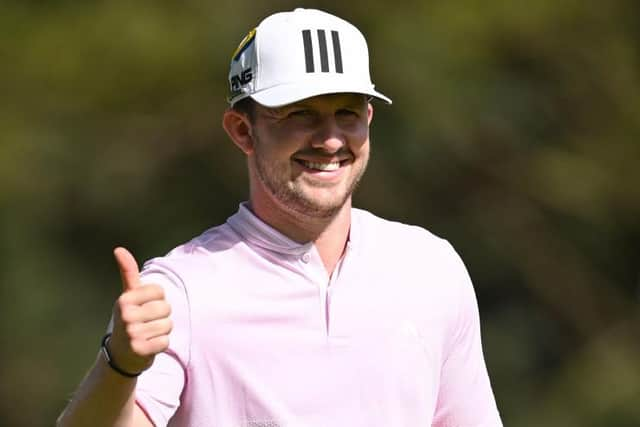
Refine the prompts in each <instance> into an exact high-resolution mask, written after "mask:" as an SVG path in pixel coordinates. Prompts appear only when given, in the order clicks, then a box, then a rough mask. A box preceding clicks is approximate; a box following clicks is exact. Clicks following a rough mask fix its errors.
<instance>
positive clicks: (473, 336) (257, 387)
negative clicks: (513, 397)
mask: <svg viewBox="0 0 640 427" xmlns="http://www.w3.org/2000/svg"><path fill="white" fill-rule="evenodd" d="M142 277H143V281H144V282H146V283H151V282H153V283H158V284H161V285H162V286H163V287H164V288H165V290H166V294H167V298H168V299H169V302H170V303H171V307H172V318H173V321H174V330H173V331H172V333H171V344H170V348H169V350H167V352H166V353H163V354H160V355H158V356H157V357H156V360H155V362H154V364H153V366H152V367H151V368H150V369H149V370H148V371H146V372H145V373H143V374H142V375H141V376H140V377H139V379H138V383H137V388H136V400H137V403H138V405H140V407H141V408H142V409H143V410H144V411H145V412H146V413H147V414H148V415H149V417H150V418H151V420H152V421H153V422H154V423H155V425H156V426H166V425H169V426H190V427H341V426H345V427H360V426H361V427H365V426H366V427H372V426H373V427H375V426H380V427H383V426H384V427H391V426H403V427H404V426H407V427H408V426H412V427H413V426H425V427H428V426H438V427H499V426H501V425H502V423H501V421H500V417H499V415H498V411H497V409H496V404H495V401H494V397H493V393H492V391H491V386H490V383H489V378H488V376H487V371H486V368H485V364H484V360H483V355H482V348H481V342H480V329H479V318H478V310H477V305H476V299H475V295H474V292H473V288H472V285H471V282H470V280H469V277H468V275H467V272H466V270H465V267H464V265H463V263H462V262H461V260H460V258H459V257H458V256H457V254H456V253H455V251H454V250H453V249H452V247H451V246H450V245H449V244H448V243H447V242H446V241H445V240H442V239H440V238H438V237H435V236H433V235H432V234H430V233H429V232H427V231H425V230H424V229H422V228H419V227H414V226H408V225H404V224H400V223H397V222H391V221H386V220H383V219H381V218H378V217H376V216H374V215H372V214H370V213H368V212H366V211H362V210H358V209H353V211H352V224H351V230H350V237H349V243H348V245H347V248H346V251H345V254H344V257H343V259H342V260H341V263H340V264H339V265H338V267H337V268H336V270H335V272H334V273H333V275H332V276H331V277H329V276H328V274H327V272H326V270H325V268H324V265H323V263H322V260H321V259H320V256H319V254H318V252H317V250H316V248H315V246H314V245H313V244H312V243H308V244H299V243H296V242H294V241H292V240H290V239H288V238H287V237H285V236H284V235H282V234H280V233H279V232H277V231H276V230H274V229H273V228H271V227H269V226H268V225H266V224H265V223H263V222H262V221H260V220H259V219H258V218H257V217H256V216H254V215H253V214H252V213H251V211H250V210H249V209H248V208H247V207H246V205H244V204H243V205H241V206H240V209H239V211H238V212H237V213H236V214H235V215H233V216H231V217H230V218H229V219H228V220H227V222H226V223H225V224H223V225H220V226H218V227H214V228H211V229H209V230H208V231H206V232H204V233H203V234H202V235H200V236H199V237H197V238H195V239H193V240H191V241H190V242H188V243H186V244H184V245H182V246H179V247H177V248H176V249H174V250H173V251H171V252H170V253H169V254H168V255H167V256H165V257H162V258H155V259H152V260H150V261H149V262H147V263H146V264H145V267H144V270H143V273H142Z"/></svg>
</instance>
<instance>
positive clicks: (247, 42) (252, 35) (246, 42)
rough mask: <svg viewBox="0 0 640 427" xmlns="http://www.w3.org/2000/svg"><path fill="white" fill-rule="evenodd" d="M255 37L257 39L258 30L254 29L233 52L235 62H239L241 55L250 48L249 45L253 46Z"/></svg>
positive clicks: (232, 56) (232, 57)
mask: <svg viewBox="0 0 640 427" xmlns="http://www.w3.org/2000/svg"><path fill="white" fill-rule="evenodd" d="M255 37H256V29H255V28H254V29H253V30H251V31H249V34H247V35H246V36H244V38H243V39H242V41H241V42H240V45H238V48H237V49H236V51H235V52H233V55H231V59H232V60H233V61H237V60H238V58H239V57H240V55H241V54H242V52H244V51H245V49H246V48H248V47H249V45H250V44H251V42H252V41H253V39H254V38H255Z"/></svg>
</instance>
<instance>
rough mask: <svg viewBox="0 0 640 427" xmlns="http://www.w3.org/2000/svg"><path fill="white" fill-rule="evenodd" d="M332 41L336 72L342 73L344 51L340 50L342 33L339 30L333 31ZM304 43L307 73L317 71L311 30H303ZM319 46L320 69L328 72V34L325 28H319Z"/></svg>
mask: <svg viewBox="0 0 640 427" xmlns="http://www.w3.org/2000/svg"><path fill="white" fill-rule="evenodd" d="M331 41H332V47H333V59H334V64H335V67H336V73H342V51H341V50H340V35H339V34H338V32H337V31H331ZM302 43H303V44H304V60H305V65H306V69H307V73H313V72H315V64H314V59H313V41H312V40H311V30H302ZM318 48H319V49H320V71H322V72H323V73H328V72H329V52H328V50H327V35H326V32H325V31H324V30H318Z"/></svg>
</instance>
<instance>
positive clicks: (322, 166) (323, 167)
mask: <svg viewBox="0 0 640 427" xmlns="http://www.w3.org/2000/svg"><path fill="white" fill-rule="evenodd" d="M304 165H305V166H306V167H308V168H309V169H317V170H320V171H334V170H338V168H340V162H331V163H316V162H304Z"/></svg>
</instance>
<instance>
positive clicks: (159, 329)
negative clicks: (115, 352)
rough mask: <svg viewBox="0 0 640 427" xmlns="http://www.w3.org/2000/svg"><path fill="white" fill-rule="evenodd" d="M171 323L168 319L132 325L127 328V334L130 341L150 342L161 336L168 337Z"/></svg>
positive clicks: (171, 326)
mask: <svg viewBox="0 0 640 427" xmlns="http://www.w3.org/2000/svg"><path fill="white" fill-rule="evenodd" d="M172 328H173V322H172V321H171V319H169V318H168V317H165V318H162V319H158V320H153V321H150V322H145V323H134V324H132V325H129V326H127V334H128V335H129V339H130V340H131V341H134V340H140V339H144V340H150V339H153V338H156V337H159V336H161V335H169V333H170V332H171V330H172Z"/></svg>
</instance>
